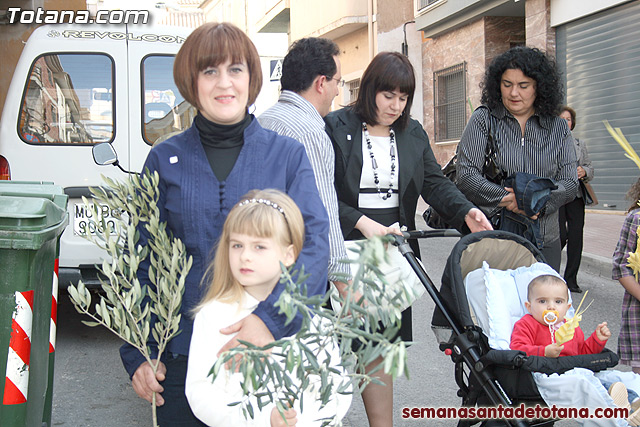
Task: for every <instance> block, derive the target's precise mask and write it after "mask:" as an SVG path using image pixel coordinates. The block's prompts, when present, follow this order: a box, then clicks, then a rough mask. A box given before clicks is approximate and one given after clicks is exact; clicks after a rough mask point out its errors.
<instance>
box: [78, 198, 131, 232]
mask: <svg viewBox="0 0 640 427" xmlns="http://www.w3.org/2000/svg"><path fill="white" fill-rule="evenodd" d="M93 206H94V205H93V203H91V204H89V205H85V204H84V203H76V204H75V205H74V207H73V209H74V220H73V234H75V235H77V236H85V235H87V233H89V234H92V235H95V234H96V233H100V234H102V233H103V230H102V225H101V220H102V218H104V221H105V225H106V226H107V228H108V230H109V234H110V235H114V234H116V223H117V222H118V221H120V216H119V211H117V210H116V211H112V210H111V209H109V207H108V206H107V205H99V208H98V216H97V217H96V215H95V211H94V207H93Z"/></svg>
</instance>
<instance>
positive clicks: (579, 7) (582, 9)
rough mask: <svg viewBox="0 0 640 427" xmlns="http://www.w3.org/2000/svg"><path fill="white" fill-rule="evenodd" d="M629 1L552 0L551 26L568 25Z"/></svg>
mask: <svg viewBox="0 0 640 427" xmlns="http://www.w3.org/2000/svg"><path fill="white" fill-rule="evenodd" d="M628 1H629V0H551V26H552V27H557V26H558V25H562V24H566V23H567V22H571V21H575V20H576V19H579V18H582V17H584V16H587V15H591V14H593V13H596V12H600V11H601V10H605V9H609V8H610V7H613V6H617V5H619V4H622V3H627V2H628Z"/></svg>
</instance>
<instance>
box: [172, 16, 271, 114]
mask: <svg viewBox="0 0 640 427" xmlns="http://www.w3.org/2000/svg"><path fill="white" fill-rule="evenodd" d="M227 60H231V62H232V63H234V64H238V63H243V62H246V64H247V67H248V68H249V78H250V80H249V99H248V101H247V102H248V105H247V107H249V105H251V104H253V103H254V102H255V101H256V98H257V97H258V94H259V93H260V89H261V88H262V68H261V67H260V56H259V55H258V51H257V50H256V47H255V46H254V44H253V42H252V41H251V39H249V37H248V36H247V35H246V34H245V33H244V32H243V31H242V30H241V29H239V28H238V27H236V26H235V25H233V24H230V23H228V22H222V23H217V22H208V23H206V24H203V25H201V26H199V27H198V28H196V29H195V30H194V31H193V32H192V33H191V34H190V35H189V37H187V39H186V40H185V42H184V44H183V45H182V47H181V48H180V50H179V51H178V54H177V55H176V59H175V61H174V63H173V79H174V80H175V82H176V86H177V87H178V90H179V91H180V94H181V95H182V96H183V97H184V99H186V100H187V102H189V103H190V104H191V105H193V106H194V107H196V108H197V109H198V110H200V109H201V105H200V102H199V100H198V74H199V73H200V72H201V71H202V70H204V69H205V68H207V67H215V66H218V65H220V64H222V63H223V62H225V61H227Z"/></svg>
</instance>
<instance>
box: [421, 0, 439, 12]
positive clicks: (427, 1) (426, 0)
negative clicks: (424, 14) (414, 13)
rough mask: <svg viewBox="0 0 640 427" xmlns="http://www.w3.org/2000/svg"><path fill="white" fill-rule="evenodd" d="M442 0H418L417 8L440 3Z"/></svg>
mask: <svg viewBox="0 0 640 427" xmlns="http://www.w3.org/2000/svg"><path fill="white" fill-rule="evenodd" d="M439 1H441V0H416V3H417V8H416V9H417V10H422V9H424V8H425V7H429V6H431V5H432V4H435V3H438V2H439Z"/></svg>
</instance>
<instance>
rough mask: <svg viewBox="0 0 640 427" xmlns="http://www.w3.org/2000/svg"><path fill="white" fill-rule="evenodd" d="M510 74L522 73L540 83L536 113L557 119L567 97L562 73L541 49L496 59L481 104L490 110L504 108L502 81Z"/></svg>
mask: <svg viewBox="0 0 640 427" xmlns="http://www.w3.org/2000/svg"><path fill="white" fill-rule="evenodd" d="M507 70H520V71H522V73H523V74H524V75H525V76H527V77H529V78H530V79H533V80H535V81H536V99H535V101H534V102H533V107H534V109H535V112H536V113H537V114H539V115H540V116H557V115H558V113H560V103H561V102H562V99H563V97H564V93H563V91H562V82H561V81H560V73H559V72H558V69H557V67H556V63H555V61H554V59H553V58H551V57H550V56H549V55H547V54H545V53H544V52H542V51H541V50H539V49H536V48H530V47H525V46H516V47H512V48H511V49H509V50H508V51H506V52H504V53H503V54H501V55H499V56H498V57H497V58H495V59H494V60H493V61H492V62H491V64H490V65H489V67H487V71H486V73H485V75H484V81H483V82H482V85H481V87H482V98H481V102H482V103H483V104H485V105H487V106H488V107H489V108H490V109H492V110H493V109H494V108H496V107H498V106H499V105H501V104H502V95H501V93H500V81H501V79H502V74H504V72H505V71H507Z"/></svg>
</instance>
